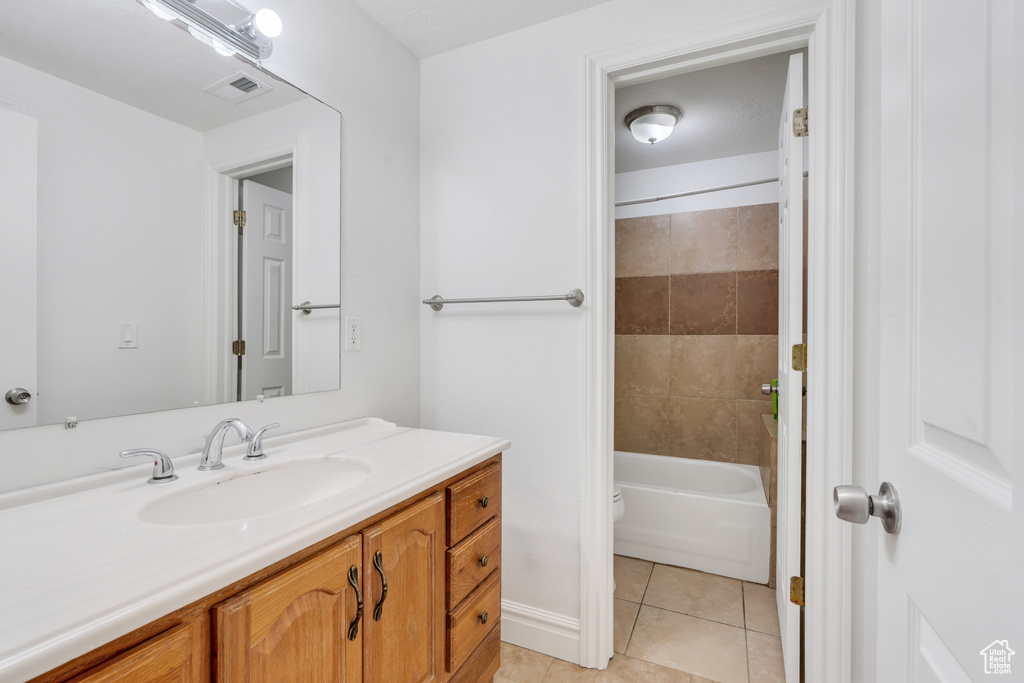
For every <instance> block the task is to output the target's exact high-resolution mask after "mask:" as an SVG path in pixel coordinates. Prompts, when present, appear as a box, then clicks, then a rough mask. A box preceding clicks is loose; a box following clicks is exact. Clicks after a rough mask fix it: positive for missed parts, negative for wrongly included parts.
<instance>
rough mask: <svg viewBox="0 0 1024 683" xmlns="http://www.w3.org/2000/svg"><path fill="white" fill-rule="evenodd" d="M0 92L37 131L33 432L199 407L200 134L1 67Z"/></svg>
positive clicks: (12, 65) (19, 68) (7, 64)
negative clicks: (129, 341)
mask: <svg viewBox="0 0 1024 683" xmlns="http://www.w3.org/2000/svg"><path fill="white" fill-rule="evenodd" d="M0 92H3V93H5V94H7V95H13V96H14V97H16V98H19V99H21V100H23V101H24V103H25V113H26V114H28V115H29V116H33V117H35V118H36V119H37V120H38V122H39V143H38V167H39V185H38V187H39V190H38V191H39V214H38V216H39V219H38V258H37V264H38V271H37V275H38V303H37V312H38V326H37V328H38V388H34V389H35V392H34V393H35V394H36V396H35V400H36V402H37V405H38V419H39V423H40V424H48V423H54V422H63V420H64V418H65V417H66V416H75V417H78V418H79V419H82V420H85V419H90V418H95V417H101V416H108V415H119V414H124V413H135V412H145V411H150V410H164V409H167V408H181V407H186V406H190V405H194V404H196V403H197V402H201V401H202V398H203V393H202V392H203V382H202V374H201V372H202V355H201V354H202V347H201V344H200V342H201V338H200V334H199V333H198V331H199V330H201V329H202V308H203V291H202V281H201V280H200V279H197V278H190V277H182V275H181V274H182V273H188V272H195V271H196V270H198V269H201V268H202V265H203V253H202V249H203V239H204V231H203V184H202V149H203V139H202V135H201V134H199V133H196V132H195V131H193V130H191V129H189V128H186V127H184V126H180V125H178V124H176V123H171V122H170V121H167V120H166V119H162V118H160V117H158V116H154V115H152V114H149V113H146V112H144V111H142V110H140V109H135V108H134V107H130V106H128V105H126V104H122V103H121V102H118V101H117V100H113V99H110V98H108V97H105V96H103V95H99V94H97V93H94V92H92V91H91V90H87V89H85V88H82V87H80V86H78V85H75V84H74V83H69V82H67V81H64V80H61V79H59V78H55V77H53V76H51V75H49V74H46V73H44V72H42V71H37V70H35V69H31V68H29V67H26V66H24V65H22V64H19V63H18V62H14V61H11V60H9V59H6V58H2V57H0ZM154 159H159V160H160V163H159V164H156V163H153V160H154ZM168 283H173V284H174V286H173V287H168V286H167V285H168ZM7 291H8V292H9V294H8V295H11V294H13V293H14V290H11V289H9V290H7ZM127 321H131V322H135V323H137V324H138V332H139V342H138V348H135V349H118V348H117V345H116V343H115V342H116V339H117V324H118V323H119V322H127ZM11 361H12V359H5V362H11Z"/></svg>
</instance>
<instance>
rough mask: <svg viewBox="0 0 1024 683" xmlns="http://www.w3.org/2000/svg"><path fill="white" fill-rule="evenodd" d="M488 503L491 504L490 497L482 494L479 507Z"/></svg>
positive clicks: (483, 506)
mask: <svg viewBox="0 0 1024 683" xmlns="http://www.w3.org/2000/svg"><path fill="white" fill-rule="evenodd" d="M490 504H491V499H490V498H488V497H487V496H484V497H483V498H481V499H480V507H482V508H485V507H487V506H488V505H490Z"/></svg>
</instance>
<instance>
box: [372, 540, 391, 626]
mask: <svg viewBox="0 0 1024 683" xmlns="http://www.w3.org/2000/svg"><path fill="white" fill-rule="evenodd" d="M373 566H374V567H376V569H377V573H378V574H380V585H381V590H380V600H378V601H377V604H376V605H374V606H373V620H374V621H380V618H381V616H382V615H383V614H384V600H386V599H387V597H388V577H386V576H384V556H383V555H382V554H381V552H380V551H379V550H378V551H377V552H375V553H374V554H373Z"/></svg>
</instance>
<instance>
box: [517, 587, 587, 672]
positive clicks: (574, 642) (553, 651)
mask: <svg viewBox="0 0 1024 683" xmlns="http://www.w3.org/2000/svg"><path fill="white" fill-rule="evenodd" d="M501 639H502V640H503V641H505V642H506V643H511V644H513V645H518V646H519V647H525V648H526V649H527V650H533V651H534V652H540V653H542V654H545V655H549V656H551V657H555V658H556V659H564V660H565V661H567V662H572V663H573V664H579V662H580V620H579V619H570V618H568V617H565V616H562V615H561V614H555V613H553V612H546V611H544V610H542V609H537V608H536V607H530V606H528V605H521V604H519V603H518V602H510V601H509V600H502V601H501Z"/></svg>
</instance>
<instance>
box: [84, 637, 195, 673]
mask: <svg viewBox="0 0 1024 683" xmlns="http://www.w3.org/2000/svg"><path fill="white" fill-rule="evenodd" d="M196 631H197V627H196V626H195V624H191V623H187V624H179V625H177V626H175V627H174V628H172V629H170V630H169V631H166V632H165V633H161V634H160V635H158V636H154V637H152V638H150V639H149V640H147V641H145V642H143V643H141V644H139V645H136V646H135V647H133V648H132V649H130V650H128V651H127V652H124V653H122V654H120V655H118V656H117V657H114V658H113V659H111V660H110V661H108V662H104V663H103V664H100V665H99V666H97V667H96V668H94V669H92V670H90V671H87V672H86V673H84V674H82V675H81V676H78V677H76V678H73V679H71V680H72V683H118V682H119V681H146V683H172V682H174V683H178V682H184V681H195V680H199V677H200V676H201V675H202V668H201V662H200V660H201V657H199V656H197V654H198V653H197V652H196V648H197V645H198V638H197V634H196Z"/></svg>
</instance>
